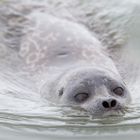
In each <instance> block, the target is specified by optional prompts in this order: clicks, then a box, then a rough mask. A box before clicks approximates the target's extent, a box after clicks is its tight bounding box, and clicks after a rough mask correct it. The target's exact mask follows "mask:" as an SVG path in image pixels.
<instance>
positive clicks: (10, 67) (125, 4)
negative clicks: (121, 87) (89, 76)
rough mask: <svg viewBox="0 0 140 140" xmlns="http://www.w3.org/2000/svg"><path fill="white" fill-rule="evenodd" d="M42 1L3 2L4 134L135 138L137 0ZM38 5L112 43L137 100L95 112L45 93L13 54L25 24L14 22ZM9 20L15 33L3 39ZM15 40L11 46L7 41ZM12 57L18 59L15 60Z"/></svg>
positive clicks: (138, 108) (0, 95) (0, 126)
mask: <svg viewBox="0 0 140 140" xmlns="http://www.w3.org/2000/svg"><path fill="white" fill-rule="evenodd" d="M38 1H39V0H36V1H32V0H30V1H23V2H22V1H20V2H19V1H14V0H10V1H8V2H6V1H4V0H3V1H1V2H0V4H1V6H0V11H1V14H0V42H1V44H0V58H1V60H0V61H1V63H0V100H1V102H0V138H1V139H12V138H13V139H19V138H20V139H21V140H22V139H25V138H26V139H47V138H48V139H58V136H59V138H61V139H65V137H67V139H85V138H86V139H93V138H100V139H107V138H111V139H116V137H115V136H116V135H117V139H118V137H120V138H128V137H129V136H130V137H129V138H132V135H131V134H135V135H134V137H133V138H137V136H138V131H139V129H140V100H139V99H140V96H139V89H140V87H139V83H140V77H139V71H140V65H139V64H140V62H139V52H140V49H139V37H140V31H139V18H140V17H139V12H140V11H139V8H140V3H139V1H138V0H135V1H133V2H132V1H130V0H124V1H120V0H110V1H109V2H108V1H107V0H104V1H103V0H98V1H97V0H90V1H89V0H88V1H87V0H85V1H84V0H82V1H80V0H75V1H72V0H68V1H64V0H57V1H55V0H48V1H47V0H44V1H41V2H40V1H39V2H38ZM17 5H18V6H17ZM25 5H26V7H27V9H26V11H24V13H22V14H23V15H22V17H23V18H20V14H21V13H20V12H21V11H20V8H21V7H23V6H25ZM40 8H42V9H43V8H48V11H49V12H50V13H52V14H54V15H56V16H60V17H65V18H68V19H70V20H74V21H76V22H81V23H83V24H85V25H86V26H87V27H88V28H89V29H90V30H91V31H93V32H94V33H96V36H97V37H98V38H99V39H100V40H101V41H102V43H103V45H104V46H105V47H107V48H108V51H109V52H110V56H111V57H112V59H113V60H114V62H115V63H116V65H117V67H118V69H119V71H120V73H121V75H122V77H123V78H124V80H125V82H126V83H127V85H128V87H129V89H130V92H131V94H132V99H133V102H132V104H131V105H130V106H129V107H128V109H127V112H126V114H125V115H124V116H119V117H113V116H112V117H109V118H102V119H99V118H93V117H92V116H88V115H87V114H86V113H85V112H83V111H81V110H76V109H72V108H70V107H63V108H61V107H56V106H55V105H49V103H48V104H47V103H46V102H45V101H43V100H42V99H41V97H40V95H39V94H38V89H37V88H36V85H35V84H34V79H30V76H29V75H28V73H27V71H23V70H21V69H20V68H21V67H22V64H21V63H20V60H19V59H18V56H16V54H15V52H16V51H15V50H16V49H18V47H17V45H20V41H19V40H18V39H17V37H18V36H19V34H18V33H19V31H20V30H26V29H24V28H23V27H21V26H14V25H15V24H14V23H15V22H16V20H15V19H17V20H18V21H21V22H22V21H24V15H26V14H28V13H29V12H30V11H31V10H32V9H36V10H38V9H40ZM19 11H20V12H19ZM56 11H57V12H56ZM18 12H19V13H18ZM11 13H13V15H14V16H15V17H12V18H13V20H9V17H10V16H9V15H10V14H11ZM4 15H6V16H7V17H5V16H4ZM18 16H19V18H18ZM7 20H9V21H11V22H10V25H11V26H12V25H13V27H14V28H15V30H16V32H15V34H16V33H17V34H16V36H14V37H13V36H12V35H11V34H7V35H6V41H5V39H3V35H5V33H6V32H7V31H9V30H10V31H11V32H12V28H10V27H9V25H7ZM8 28H9V29H8ZM11 36H12V40H11ZM14 39H15V40H14ZM9 42H10V43H9ZM11 42H12V43H13V44H12V45H13V46H9V44H10V45H11ZM11 57H12V58H13V61H14V63H11V61H10V58H11ZM136 130H137V131H136ZM135 131H136V132H135ZM127 135H128V137H127ZM76 136H79V137H76ZM104 136H105V137H104Z"/></svg>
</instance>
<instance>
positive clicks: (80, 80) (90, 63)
mask: <svg viewBox="0 0 140 140" xmlns="http://www.w3.org/2000/svg"><path fill="white" fill-rule="evenodd" d="M30 19H31V20H32V22H31V23H36V24H34V26H33V27H34V28H33V29H32V31H31V32H29V33H28V34H27V35H26V36H25V37H24V38H23V43H22V44H23V46H21V48H20V56H21V57H22V58H23V59H24V60H25V62H26V63H27V64H28V65H29V66H31V65H33V66H34V67H33V68H36V67H38V66H39V67H40V68H41V69H42V71H43V72H42V75H43V76H42V78H41V79H43V82H42V84H41V86H40V92H41V95H42V97H43V98H46V99H47V100H50V101H52V102H55V103H56V104H61V105H70V106H71V105H72V106H79V107H80V108H83V109H84V110H86V111H87V112H89V113H90V114H92V115H99V116H104V115H114V114H115V115H116V114H118V113H119V112H122V110H123V109H124V108H125V106H126V105H127V104H128V103H129V102H130V100H131V98H130V94H129V92H128V89H127V87H126V85H125V84H124V82H123V80H122V78H121V76H120V74H119V72H118V71H117V69H116V67H115V65H114V63H113V61H112V60H111V58H109V56H108V54H107V53H106V52H105V50H104V49H103V47H102V45H101V43H100V42H99V41H98V40H97V39H96V37H94V35H93V34H91V33H90V31H88V29H86V27H84V26H83V25H80V24H77V23H75V22H72V21H69V20H66V19H60V18H57V17H54V16H51V15H48V14H44V13H38V14H36V13H35V14H34V13H33V14H31V15H30ZM25 48H27V49H25ZM40 81H41V80H39V82H40Z"/></svg>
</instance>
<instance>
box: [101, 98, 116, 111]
mask: <svg viewBox="0 0 140 140" xmlns="http://www.w3.org/2000/svg"><path fill="white" fill-rule="evenodd" d="M102 106H103V108H105V109H112V108H116V107H117V106H118V102H117V100H116V99H107V100H104V101H102Z"/></svg>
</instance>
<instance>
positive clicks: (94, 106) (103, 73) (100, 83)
mask: <svg viewBox="0 0 140 140" xmlns="http://www.w3.org/2000/svg"><path fill="white" fill-rule="evenodd" d="M54 92H55V94H57V95H56V96H57V97H58V101H59V103H61V104H65V105H72V106H79V107H81V108H83V109H84V110H86V111H87V112H89V113H90V114H92V115H95V116H106V115H107V116H108V115H118V114H122V112H123V111H124V109H125V106H126V105H127V104H128V103H129V102H130V100H131V98H130V94H129V92H128V90H127V88H126V85H125V84H124V82H123V81H122V79H121V77H120V76H119V75H117V74H116V73H114V72H112V71H108V70H105V69H104V70H102V69H99V68H92V67H91V68H88V67H87V68H78V69H74V70H71V71H69V72H67V73H66V74H65V75H64V76H63V77H62V78H61V79H60V80H59V82H58V84H57V86H56V90H55V91H54Z"/></svg>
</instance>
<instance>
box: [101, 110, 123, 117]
mask: <svg viewBox="0 0 140 140" xmlns="http://www.w3.org/2000/svg"><path fill="white" fill-rule="evenodd" d="M122 115H124V111H122V110H109V111H106V112H105V113H103V114H102V117H108V116H122Z"/></svg>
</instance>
